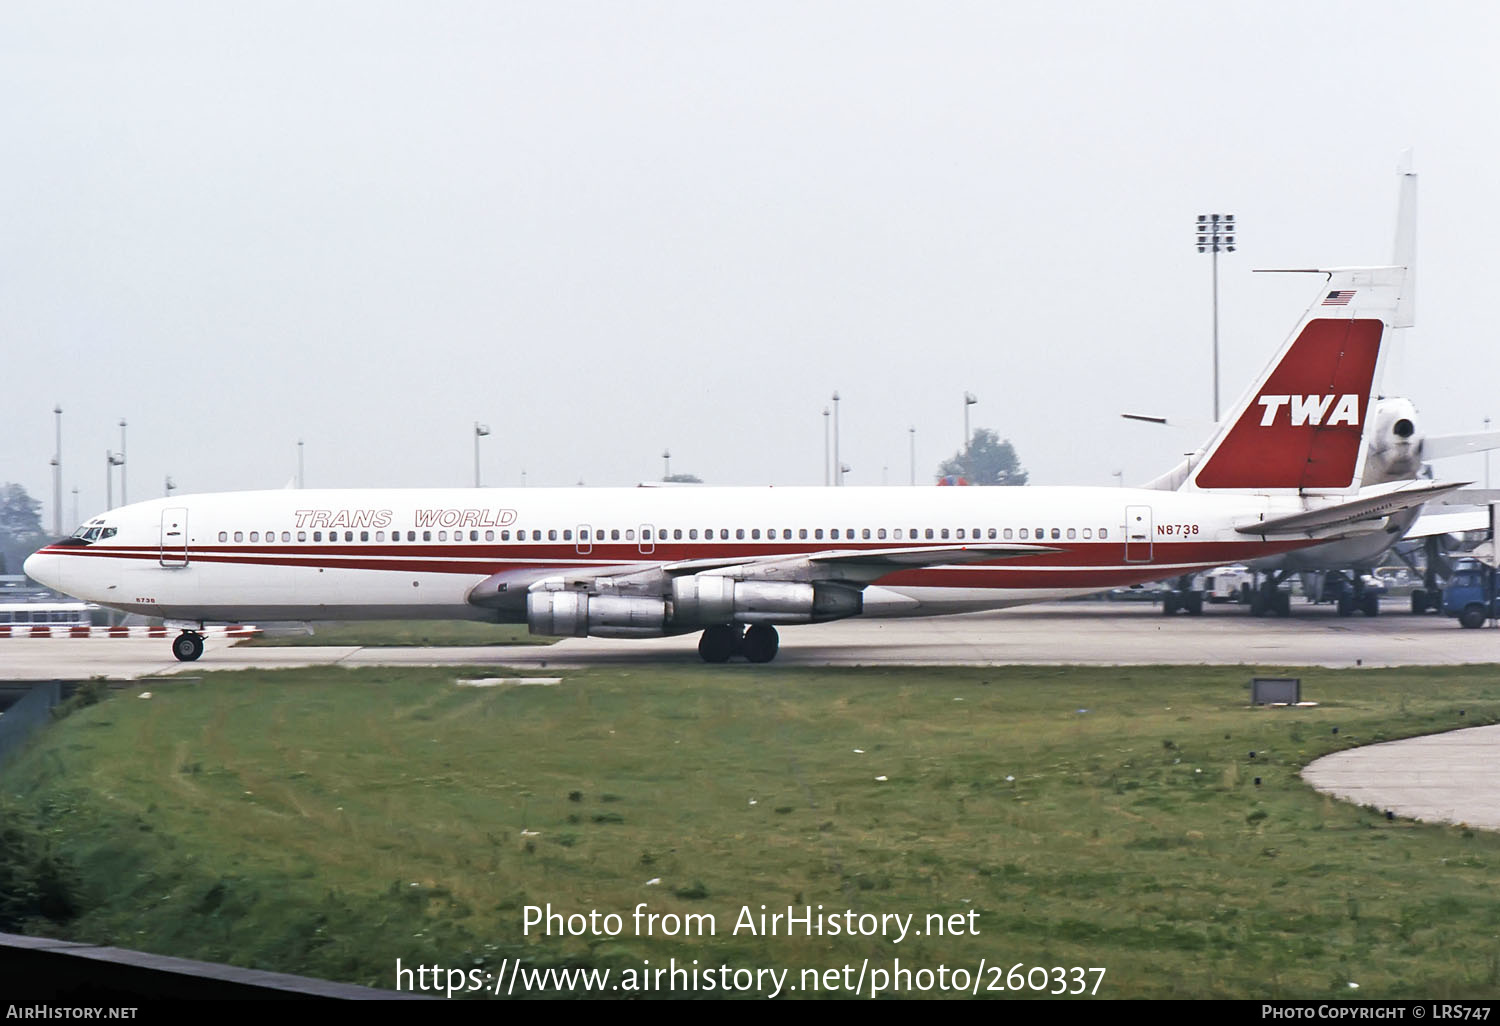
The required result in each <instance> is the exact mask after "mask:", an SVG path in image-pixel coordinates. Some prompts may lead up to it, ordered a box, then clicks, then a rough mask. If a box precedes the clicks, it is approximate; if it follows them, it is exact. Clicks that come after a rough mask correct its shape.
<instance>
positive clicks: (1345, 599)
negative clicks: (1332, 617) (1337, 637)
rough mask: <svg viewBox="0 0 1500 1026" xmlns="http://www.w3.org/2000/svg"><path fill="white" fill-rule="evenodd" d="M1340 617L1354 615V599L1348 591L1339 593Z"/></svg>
mask: <svg viewBox="0 0 1500 1026" xmlns="http://www.w3.org/2000/svg"><path fill="white" fill-rule="evenodd" d="M1339 615H1340V616H1353V615H1354V599H1353V598H1352V597H1351V596H1350V595H1349V593H1348V592H1346V591H1343V592H1339Z"/></svg>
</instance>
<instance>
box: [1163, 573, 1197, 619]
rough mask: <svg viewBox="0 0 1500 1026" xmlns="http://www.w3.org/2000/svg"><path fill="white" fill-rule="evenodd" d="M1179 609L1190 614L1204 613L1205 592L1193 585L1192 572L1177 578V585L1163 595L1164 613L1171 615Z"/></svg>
mask: <svg viewBox="0 0 1500 1026" xmlns="http://www.w3.org/2000/svg"><path fill="white" fill-rule="evenodd" d="M1179 609H1180V610H1182V611H1183V612H1184V613H1186V614H1187V615H1188V616H1201V615H1202V614H1203V592H1202V591H1201V590H1199V589H1195V588H1194V587H1193V575H1192V574H1184V575H1183V576H1181V577H1179V578H1177V587H1176V588H1174V589H1172V590H1171V591H1168V592H1165V593H1164V594H1163V595H1162V597H1161V611H1162V613H1164V614H1165V615H1167V616H1171V615H1172V614H1173V613H1175V612H1177V611H1178V610H1179Z"/></svg>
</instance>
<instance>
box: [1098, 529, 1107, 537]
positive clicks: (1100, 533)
mask: <svg viewBox="0 0 1500 1026" xmlns="http://www.w3.org/2000/svg"><path fill="white" fill-rule="evenodd" d="M1099 537H1100V538H1108V537H1109V532H1108V531H1106V530H1105V529H1104V528H1102V527H1101V528H1099Z"/></svg>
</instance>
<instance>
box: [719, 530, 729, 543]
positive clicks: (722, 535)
mask: <svg viewBox="0 0 1500 1026" xmlns="http://www.w3.org/2000/svg"><path fill="white" fill-rule="evenodd" d="M719 540H720V541H728V540H729V528H727V527H721V528H719Z"/></svg>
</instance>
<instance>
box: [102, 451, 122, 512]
mask: <svg viewBox="0 0 1500 1026" xmlns="http://www.w3.org/2000/svg"><path fill="white" fill-rule="evenodd" d="M124 463H125V458H124V457H123V456H121V455H120V454H119V453H117V452H110V451H109V450H108V449H105V450H104V508H105V509H114V508H115V472H114V469H113V468H115V467H119V466H123V465H124Z"/></svg>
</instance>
